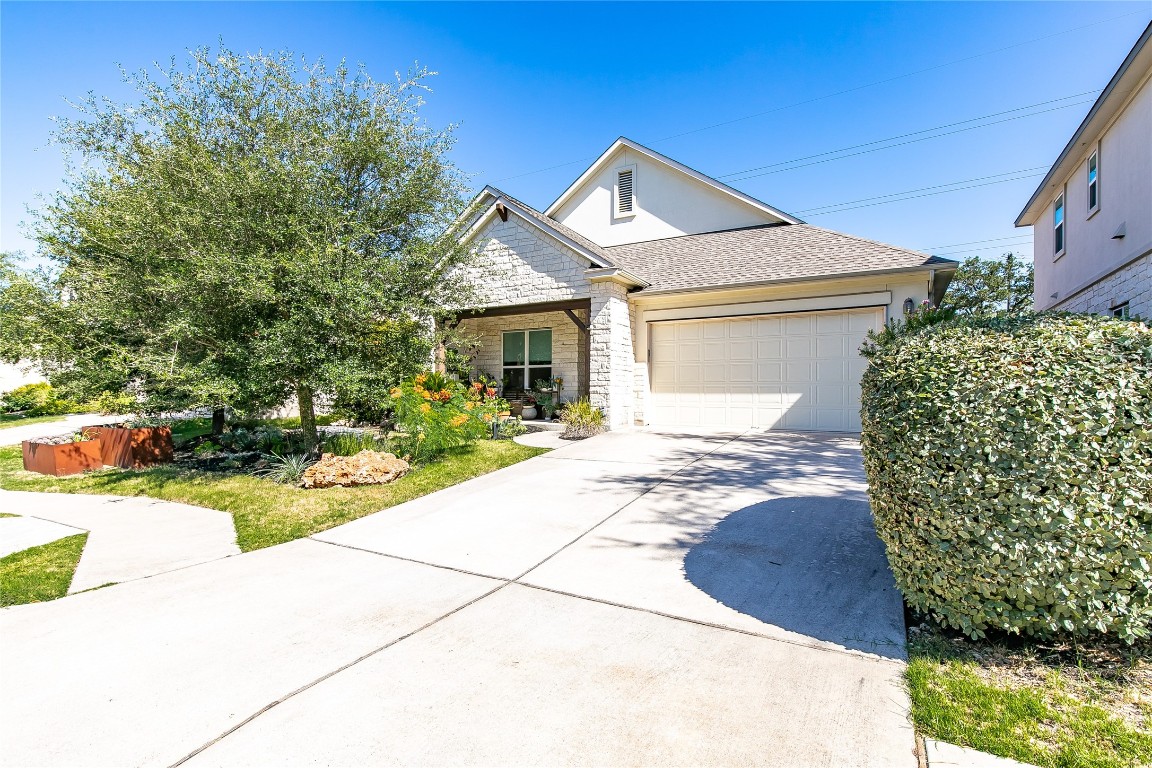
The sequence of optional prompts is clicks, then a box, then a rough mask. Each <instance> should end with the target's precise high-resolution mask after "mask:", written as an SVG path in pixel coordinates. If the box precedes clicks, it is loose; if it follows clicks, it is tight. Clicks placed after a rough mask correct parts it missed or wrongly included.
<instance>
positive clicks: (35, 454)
mask: <svg viewBox="0 0 1152 768" xmlns="http://www.w3.org/2000/svg"><path fill="white" fill-rule="evenodd" d="M101 442H102V441H101V439H100V437H98V436H97V435H96V434H95V433H93V432H91V431H88V430H84V431H81V432H77V433H75V434H72V435H64V436H61V437H42V438H38V439H35V440H25V441H24V442H23V443H21V445H20V448H21V451H22V452H23V454H24V469H26V470H28V471H29V472H39V473H40V474H42V475H56V476H57V477H59V476H61V475H75V474H79V473H80V472H87V471H89V470H93V469H100V468H101V467H102V466H104V462H103V461H102V460H101V458H100V448H101Z"/></svg>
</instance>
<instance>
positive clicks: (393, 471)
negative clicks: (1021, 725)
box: [300, 450, 411, 488]
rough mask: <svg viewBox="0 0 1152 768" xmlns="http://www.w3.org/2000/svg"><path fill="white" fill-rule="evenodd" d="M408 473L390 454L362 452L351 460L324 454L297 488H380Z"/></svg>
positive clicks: (309, 469)
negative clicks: (366, 486)
mask: <svg viewBox="0 0 1152 768" xmlns="http://www.w3.org/2000/svg"><path fill="white" fill-rule="evenodd" d="M409 469H411V466H409V464H408V462H406V461H404V460H403V459H398V458H396V456H395V455H393V454H391V453H382V452H380V451H369V450H363V451H360V453H358V454H356V455H355V456H336V455H334V454H331V453H326V454H324V455H323V456H321V457H320V461H318V462H316V463H315V464H313V465H312V466H310V467H308V469H306V470H304V477H303V479H302V480H301V481H300V484H301V485H302V486H303V487H305V488H332V487H334V486H343V487H350V486H354V485H384V484H386V483H390V482H392V481H393V480H397V479H399V478H401V477H403V476H404V475H406V474H407V473H408V470H409Z"/></svg>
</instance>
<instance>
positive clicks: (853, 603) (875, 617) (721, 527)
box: [684, 496, 905, 659]
mask: <svg viewBox="0 0 1152 768" xmlns="http://www.w3.org/2000/svg"><path fill="white" fill-rule="evenodd" d="M684 574H685V576H686V577H687V579H688V581H690V582H691V583H692V584H693V585H694V586H696V587H697V588H698V589H700V590H702V591H703V592H705V593H706V594H708V595H709V596H711V597H712V598H714V599H715V600H717V601H718V602H720V603H722V604H724V605H726V606H728V607H729V608H732V609H733V610H736V611H739V612H740V613H743V614H746V615H749V616H752V617H754V618H756V619H759V620H760V621H762V622H764V623H766V624H771V625H774V626H777V627H780V628H782V629H786V630H789V631H791V632H796V633H798V634H801V635H806V636H808V637H812V638H815V639H817V640H824V641H827V642H831V643H836V644H838V645H843V646H844V647H846V648H850V649H853V650H858V651H864V652H866V653H874V654H877V655H879V656H884V657H887V658H893V659H904V658H905V651H904V623H903V611H902V607H901V603H900V596H899V593H898V591H897V590H896V585H895V583H894V581H893V579H892V574H891V572H890V571H889V569H888V563H887V559H886V557H885V553H884V546H883V544H882V542H881V541H880V539H879V538H877V536H876V532H875V529H874V528H873V526H872V517H871V513H870V511H869V507H868V503H867V502H865V501H861V500H857V499H849V498H843V497H827V496H825V497H792V498H778V499H771V500H768V501H763V502H760V503H758V504H753V505H752V506H749V507H745V508H743V509H740V510H737V511H736V512H733V513H732V514H730V515H728V516H727V517H725V518H724V519H723V520H721V521H720V522H719V523H717V524H716V525H715V526H714V527H713V528H712V529H711V530H709V531H708V532H707V533H706V534H705V535H704V536H703V538H702V539H701V540H700V541H699V542H698V543H696V544H694V545H693V546H692V547H691V548H690V549H689V550H688V552H687V553H686V555H685V557H684Z"/></svg>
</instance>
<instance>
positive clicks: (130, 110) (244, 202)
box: [36, 49, 467, 440]
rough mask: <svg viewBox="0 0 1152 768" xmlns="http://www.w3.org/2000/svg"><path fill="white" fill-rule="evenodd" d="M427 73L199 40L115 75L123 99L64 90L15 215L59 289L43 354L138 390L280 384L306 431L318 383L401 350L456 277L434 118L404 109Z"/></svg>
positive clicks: (212, 395)
mask: <svg viewBox="0 0 1152 768" xmlns="http://www.w3.org/2000/svg"><path fill="white" fill-rule="evenodd" d="M429 74H430V73H428V72H427V71H426V70H418V71H415V72H413V73H411V74H410V75H408V76H406V77H401V76H399V75H398V76H397V78H396V82H395V83H380V82H376V81H374V80H372V79H371V78H370V77H369V76H368V74H367V73H366V72H364V71H363V69H362V68H361V69H357V70H350V69H349V68H348V67H347V66H345V65H344V64H343V63H341V64H340V65H339V66H337V67H335V68H334V69H329V68H327V67H326V66H325V65H324V63H323V62H322V61H317V62H313V63H308V62H304V61H299V60H296V59H295V58H294V57H293V56H292V55H291V54H289V53H286V52H280V53H274V54H264V53H260V54H247V55H239V54H236V53H233V52H231V51H228V50H221V51H220V52H219V53H217V54H215V55H213V54H211V53H210V52H209V50H208V49H199V50H196V51H193V52H192V53H191V58H190V61H189V62H188V63H187V66H185V67H179V66H177V65H176V64H175V63H173V64H172V65H171V66H170V67H169V68H167V69H166V70H164V71H161V72H159V73H158V75H152V74H149V73H146V72H143V73H139V74H135V75H128V74H126V75H125V80H126V81H127V82H129V83H130V84H132V85H134V86H135V87H136V89H137V90H138V92H139V94H140V98H139V101H138V102H137V103H134V104H117V103H114V102H112V101H109V100H106V99H104V100H102V99H97V98H96V97H89V98H88V99H87V100H85V101H84V102H82V103H80V104H78V105H76V106H77V109H78V111H79V116H78V117H75V118H71V119H64V120H60V121H59V128H58V130H57V132H56V138H57V140H58V141H59V142H60V143H61V144H62V145H63V147H64V148H65V149H66V150H67V151H68V152H69V153H70V154H71V156H72V157H73V158H74V159H75V160H77V161H78V162H76V163H74V164H73V166H72V167H71V168H70V172H69V178H68V183H67V186H66V188H65V190H64V191H62V192H60V193H58V194H57V195H56V196H54V197H53V198H52V199H51V200H50V201H49V203H48V204H47V206H46V207H45V209H44V210H43V211H42V212H41V213H40V214H39V217H38V221H37V224H36V233H37V235H38V239H39V241H40V243H41V244H42V247H43V250H44V253H45V254H46V255H47V256H48V257H50V258H52V259H54V260H55V262H56V264H57V265H58V268H59V279H58V281H57V284H56V287H57V289H58V290H59V291H60V292H61V295H62V296H64V297H66V299H67V301H64V302H58V303H57V307H56V309H57V315H56V325H57V326H58V327H61V328H67V329H69V330H70V331H71V335H70V336H68V338H67V339H65V338H64V335H63V334H58V336H57V339H56V341H57V347H56V350H55V352H54V354H48V352H47V351H46V356H49V357H53V358H54V363H55V370H56V371H57V372H58V373H59V374H60V375H61V376H68V377H71V378H72V379H75V380H78V381H79V382H80V383H83V382H86V383H87V384H88V385H89V386H92V387H104V386H106V385H107V383H108V381H106V380H108V379H111V380H115V381H118V382H121V383H128V382H132V383H133V386H134V387H136V388H137V389H138V391H139V392H140V393H141V395H142V396H143V397H144V398H146V400H147V402H148V403H150V404H153V405H157V406H167V407H173V406H187V405H209V406H213V407H215V408H220V407H221V406H223V405H231V406H233V407H236V408H238V409H241V410H255V409H259V408H264V407H268V406H271V405H275V404H278V403H280V402H283V400H284V399H285V398H286V397H287V396H289V395H293V394H294V395H295V397H296V399H297V401H298V403H299V406H300V415H301V423H302V425H303V428H304V431H305V435H306V436H307V437H308V438H309V439H311V440H315V439H316V424H315V410H314V404H315V400H316V398H317V396H318V395H329V396H332V395H338V394H339V392H340V390H342V389H344V390H348V391H349V392H352V393H363V392H365V391H371V390H372V389H377V390H380V389H381V388H382V380H383V379H384V378H385V377H389V378H392V380H393V381H395V380H396V378H397V377H398V376H399V375H401V374H405V373H411V372H412V371H413V370H414V369H416V368H418V367H420V365H421V364H422V363H423V362H426V361H427V360H428V355H429V353H430V351H431V349H432V348H433V346H434V344H435V338H434V335H435V330H434V328H435V325H434V323H433V322H432V318H433V317H434V316H435V315H436V314H437V313H438V312H439V311H440V308H441V307H444V306H449V305H459V304H461V303H463V302H462V297H463V296H465V295H466V293H467V288H466V286H465V285H463V284H462V282H461V280H460V279H459V278H458V277H454V275H458V274H460V272H459V270H457V267H459V266H460V265H461V264H462V263H463V262H464V261H465V260H466V254H465V251H464V250H463V249H462V248H461V247H460V246H459V245H458V244H457V243H456V241H455V239H454V238H453V237H451V235H450V234H445V233H446V232H447V231H448V229H449V225H450V223H451V222H452V221H453V220H454V219H455V217H456V215H457V214H458V213H459V212H460V210H461V207H462V200H463V197H462V193H463V191H464V184H463V179H462V177H461V176H460V174H459V173H458V172H457V171H456V169H455V168H454V167H453V166H452V165H451V164H450V163H449V162H448V160H447V159H446V155H447V153H448V151H449V150H450V149H451V147H452V145H453V141H454V139H453V135H452V129H451V127H449V128H447V129H443V130H436V129H432V128H430V127H428V126H427V125H426V124H425V123H424V122H423V121H422V120H421V119H420V118H419V110H420V108H421V106H422V104H423V100H422V98H421V93H422V91H423V90H424V89H425V86H424V82H425V80H426V78H427V77H428V76H429ZM398 324H399V325H398ZM401 326H402V327H403V328H405V329H406V332H407V333H408V336H407V337H406V339H405V342H404V343H393V342H394V340H395V339H394V333H395V330H396V329H397V328H398V327H401ZM80 383H78V384H77V386H80Z"/></svg>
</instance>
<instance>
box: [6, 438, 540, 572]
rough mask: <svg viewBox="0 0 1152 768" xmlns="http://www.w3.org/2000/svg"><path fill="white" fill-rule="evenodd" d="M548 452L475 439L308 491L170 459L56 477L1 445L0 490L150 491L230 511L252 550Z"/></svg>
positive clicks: (134, 493) (153, 495) (137, 493)
mask: <svg viewBox="0 0 1152 768" xmlns="http://www.w3.org/2000/svg"><path fill="white" fill-rule="evenodd" d="M182 431H184V430H182ZM544 452H545V449H540V448H530V447H528V446H525V445H520V444H519V443H515V442H512V441H511V440H478V441H476V442H473V443H471V444H469V445H467V446H465V447H463V448H458V449H455V450H452V451H449V452H448V453H447V454H445V455H444V456H443V457H442V458H440V459H439V460H437V461H434V462H431V463H429V464H426V465H423V466H421V467H419V468H418V469H416V470H414V471H412V472H411V473H409V474H408V475H406V476H404V477H402V478H400V479H399V480H397V481H396V482H394V483H391V484H390V485H384V486H362V487H358V488H325V489H322V490H304V489H302V488H296V487H294V486H288V485H280V484H277V483H274V482H272V481H271V480H265V479H263V478H259V477H254V476H252V475H243V474H229V475H225V474H217V473H212V472H201V471H197V470H191V469H185V468H180V467H175V466H172V465H167V466H160V467H153V468H150V469H144V470H137V471H133V470H119V469H106V470H102V471H100V472H92V473H89V474H85V475H78V476H73V477H51V476H49V475H40V474H36V473H33V472H25V471H24V469H23V466H22V463H21V456H20V448H19V447H18V446H16V447H10V448H0V488H3V489H5V490H9V491H46V492H49V493H92V494H109V495H114V496H149V497H151V498H156V499H165V500H168V501H178V502H183V503H185V504H195V505H197V506H201V507H208V508H210V509H219V510H222V511H224V512H230V513H231V514H232V519H233V521H234V522H235V524H236V539H237V543H238V544H239V545H240V549H241V550H243V551H245V552H248V551H251V550H254V549H260V548H262V547H269V546H272V545H273V544H282V543H284V542H286V541H292V540H293V539H299V538H301V537H303V536H308V535H310V534H313V533H316V532H318V531H323V530H325V529H328V528H332V527H333V526H336V525H340V524H341V523H346V522H348V521H350V520H355V519H357V518H359V517H364V516H365V515H369V514H371V513H373V512H378V511H380V510H382V509H386V508H388V507H392V506H395V505H397V504H401V503H403V502H405V501H409V500H411V499H415V498H418V497H420V496H424V495H426V494H429V493H432V492H433V491H438V490H440V489H441V488H447V487H448V486H451V485H456V484H457V483H460V482H463V481H465V480H468V479H470V478H473V477H477V476H479V475H483V474H487V473H488V472H492V471H494V470H497V469H500V468H502V467H507V466H509V465H511V464H515V463H517V462H519V461H523V460H524V459H528V458H531V457H533V456H536V455H538V454H540V453H544ZM65 588H67V585H65Z"/></svg>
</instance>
